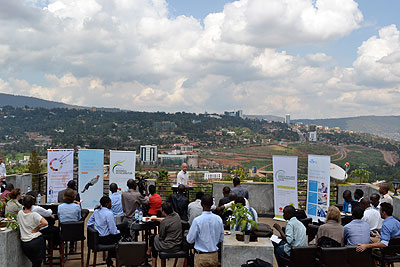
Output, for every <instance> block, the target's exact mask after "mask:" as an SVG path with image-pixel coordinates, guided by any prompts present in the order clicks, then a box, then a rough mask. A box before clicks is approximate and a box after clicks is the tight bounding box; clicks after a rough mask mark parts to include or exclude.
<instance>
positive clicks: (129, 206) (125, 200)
mask: <svg viewBox="0 0 400 267" xmlns="http://www.w3.org/2000/svg"><path fill="white" fill-rule="evenodd" d="M126 185H127V186H128V192H123V193H122V196H121V202H122V209H123V211H124V213H125V216H126V217H128V218H130V219H132V217H133V216H134V215H135V211H136V209H139V208H140V207H141V206H143V205H147V204H148V203H149V197H147V196H142V194H140V193H139V192H137V191H136V182H135V181H134V180H133V179H129V180H128V181H127V183H126ZM146 195H147V187H146Z"/></svg>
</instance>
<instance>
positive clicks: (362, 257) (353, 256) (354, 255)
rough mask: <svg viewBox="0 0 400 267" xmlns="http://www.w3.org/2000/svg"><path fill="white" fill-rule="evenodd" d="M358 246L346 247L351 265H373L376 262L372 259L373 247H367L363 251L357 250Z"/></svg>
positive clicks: (367, 266) (364, 266)
mask: <svg viewBox="0 0 400 267" xmlns="http://www.w3.org/2000/svg"><path fill="white" fill-rule="evenodd" d="M356 248H357V246H347V247H346V257H347V263H348V265H349V266H363V267H373V266H375V262H374V260H373V259H372V253H371V251H372V250H371V249H366V250H364V251H363V252H358V251H356Z"/></svg>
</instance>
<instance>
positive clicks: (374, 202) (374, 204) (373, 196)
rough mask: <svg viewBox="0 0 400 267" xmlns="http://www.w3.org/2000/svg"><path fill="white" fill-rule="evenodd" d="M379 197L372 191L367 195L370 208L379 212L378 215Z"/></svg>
mask: <svg viewBox="0 0 400 267" xmlns="http://www.w3.org/2000/svg"><path fill="white" fill-rule="evenodd" d="M380 198H381V197H380V196H379V194H377V193H373V194H371V196H370V197H369V200H371V208H373V209H374V210H376V211H377V212H379V216H380V206H379V201H380Z"/></svg>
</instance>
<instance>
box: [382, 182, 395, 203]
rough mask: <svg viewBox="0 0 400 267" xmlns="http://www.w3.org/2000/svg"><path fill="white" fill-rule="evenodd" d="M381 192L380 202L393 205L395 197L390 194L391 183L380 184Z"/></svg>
mask: <svg viewBox="0 0 400 267" xmlns="http://www.w3.org/2000/svg"><path fill="white" fill-rule="evenodd" d="M379 193H380V194H381V199H380V201H379V203H381V204H382V203H389V204H390V205H392V206H393V199H392V197H391V196H390V195H389V185H388V184H387V183H382V184H380V185H379Z"/></svg>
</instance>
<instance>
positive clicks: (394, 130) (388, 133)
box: [292, 116, 400, 140]
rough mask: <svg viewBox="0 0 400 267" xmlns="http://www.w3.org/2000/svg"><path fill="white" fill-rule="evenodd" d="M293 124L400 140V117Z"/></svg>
mask: <svg viewBox="0 0 400 267" xmlns="http://www.w3.org/2000/svg"><path fill="white" fill-rule="evenodd" d="M292 122H293V123H297V122H302V123H304V124H316V125H322V126H328V127H329V128H332V127H340V129H343V130H352V131H356V132H361V133H370V134H376V135H379V136H382V137H386V138H391V139H395V140H400V116H361V117H351V118H337V119H318V120H309V119H304V120H294V121H292Z"/></svg>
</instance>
